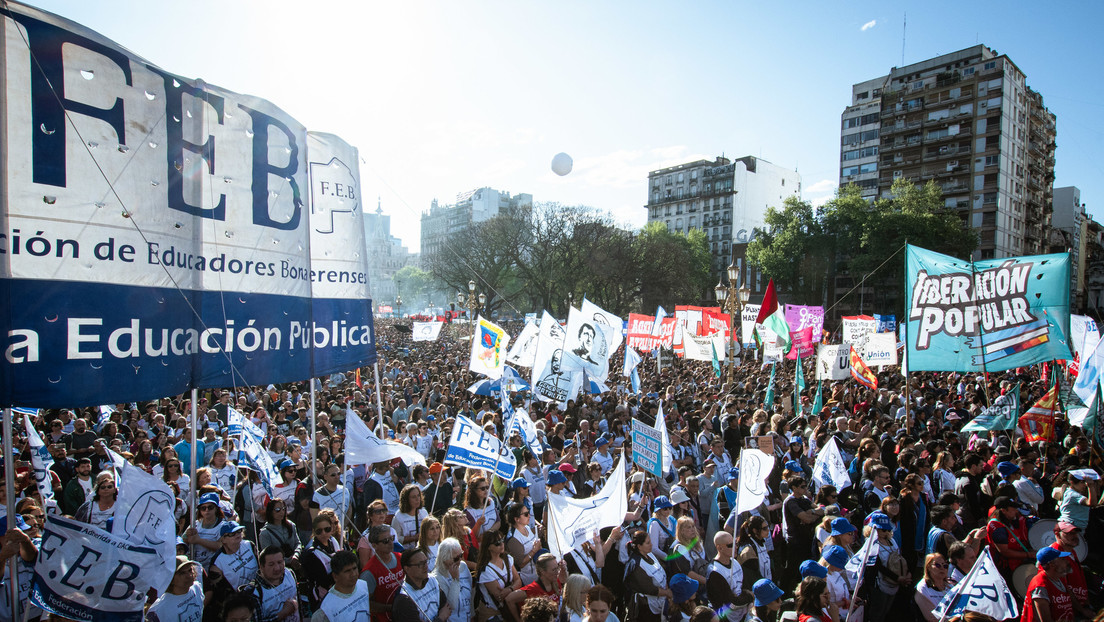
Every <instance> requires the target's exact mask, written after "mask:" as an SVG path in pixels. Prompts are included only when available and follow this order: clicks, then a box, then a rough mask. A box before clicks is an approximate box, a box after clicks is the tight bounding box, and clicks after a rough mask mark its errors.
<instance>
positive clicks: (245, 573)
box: [211, 521, 260, 591]
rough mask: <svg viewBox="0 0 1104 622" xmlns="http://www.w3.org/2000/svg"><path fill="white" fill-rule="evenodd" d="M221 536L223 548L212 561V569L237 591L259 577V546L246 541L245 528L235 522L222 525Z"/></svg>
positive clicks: (226, 522)
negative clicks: (216, 570)
mask: <svg viewBox="0 0 1104 622" xmlns="http://www.w3.org/2000/svg"><path fill="white" fill-rule="evenodd" d="M219 535H220V538H219V539H220V540H221V541H222V548H221V549H219V551H218V552H217V553H215V557H214V559H212V560H211V569H212V570H213V569H215V568H217V569H218V570H220V571H221V572H222V576H223V577H224V578H225V579H226V581H227V582H228V583H229V584H230V587H232V588H234V591H237V590H239V589H240V588H241V587H242V586H243V585H245V584H246V583H247V582H248V581H252V580H253V579H254V578H256V576H257V571H258V570H259V568H260V566H259V565H258V562H257V548H256V546H257V545H255V544H253V543H252V542H250V541H248V540H246V539H245V526H244V525H242V524H241V523H238V522H235V521H225V522H224V523H222V527H220V528H219Z"/></svg>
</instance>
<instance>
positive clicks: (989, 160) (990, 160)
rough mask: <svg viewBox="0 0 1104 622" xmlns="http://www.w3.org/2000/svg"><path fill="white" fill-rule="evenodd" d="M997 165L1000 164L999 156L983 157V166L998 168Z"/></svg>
mask: <svg viewBox="0 0 1104 622" xmlns="http://www.w3.org/2000/svg"><path fill="white" fill-rule="evenodd" d="M999 164H1000V156H999V155H988V156H985V166H998V165H999Z"/></svg>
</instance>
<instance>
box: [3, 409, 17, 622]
mask: <svg viewBox="0 0 1104 622" xmlns="http://www.w3.org/2000/svg"><path fill="white" fill-rule="evenodd" d="M3 430H4V466H5V468H4V486H6V487H7V488H6V490H7V491H8V495H7V500H6V506H5V507H6V510H7V512H8V529H11V528H12V526H13V525H15V519H14V516H15V468H16V467H15V456H14V455H12V409H11V408H5V409H4V426H3ZM18 560H19V554H18V553H16V554H15V555H12V556H11V558H10V559H9V560H8V572H10V573H11V576H12V581H10V582H9V583H8V602H10V603H11V604H12V619H13V620H18V619H19V609H20V607H21V606H22V603H21V602H20V601H19V561H18Z"/></svg>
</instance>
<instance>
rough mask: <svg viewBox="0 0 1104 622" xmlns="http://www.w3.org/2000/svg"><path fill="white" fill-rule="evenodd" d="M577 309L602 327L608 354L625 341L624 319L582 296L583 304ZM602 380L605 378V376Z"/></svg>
mask: <svg viewBox="0 0 1104 622" xmlns="http://www.w3.org/2000/svg"><path fill="white" fill-rule="evenodd" d="M579 310H580V311H582V313H583V315H584V316H586V317H588V318H591V319H592V320H593V321H594V323H595V324H598V325H599V326H601V327H602V332H603V333H605V336H606V343H607V344H609V355H610V356H613V355H614V353H615V352H617V349H618V348H620V347H621V344H622V342H624V341H625V335H624V334H623V333H622V329H623V327H624V324H625V321H624V320H622V319H621V318H620V317H618V316H616V315H614V314H612V313H610V312H609V311H606V310H605V309H603V308H602V307H599V306H598V305H596V304H594V303H593V302H591V301H589V300H587V299H586V298H583V304H582V306H581V307H579ZM602 380H605V378H603V379H602Z"/></svg>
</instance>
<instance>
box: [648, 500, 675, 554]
mask: <svg viewBox="0 0 1104 622" xmlns="http://www.w3.org/2000/svg"><path fill="white" fill-rule="evenodd" d="M652 507H653V508H654V509H655V511H654V512H652V517H651V518H650V519H648V535H649V536H651V538H652V546H654V547H655V549H656V550H657V551H663V552H664V553H666V551H667V545H668V544H670V543H672V542H674V540H675V527H676V524H675V517H674V516H671V514H672V512H673V508H674V507H675V505H674V504H673V503H671V500H670V499H668V498H667V497H666V496H664V495H660V496H658V497H656V498H655V501H653V502H652Z"/></svg>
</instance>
